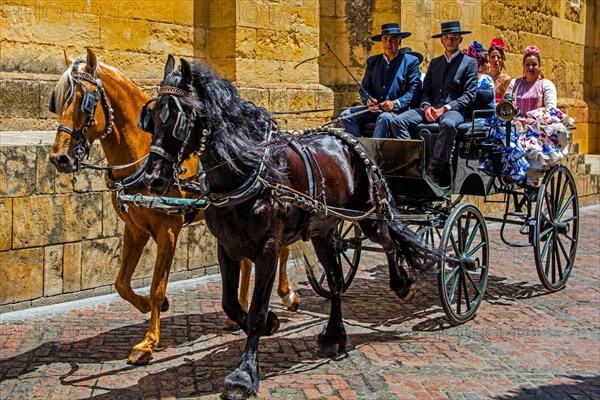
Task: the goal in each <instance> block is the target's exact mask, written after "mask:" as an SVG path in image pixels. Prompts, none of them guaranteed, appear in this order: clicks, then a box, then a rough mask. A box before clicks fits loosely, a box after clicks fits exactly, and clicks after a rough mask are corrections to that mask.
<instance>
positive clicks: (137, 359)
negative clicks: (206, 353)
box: [50, 49, 298, 365]
mask: <svg viewBox="0 0 600 400" xmlns="http://www.w3.org/2000/svg"><path fill="white" fill-rule="evenodd" d="M86 60H87V61H85V62H84V60H83V59H82V58H80V59H77V60H76V61H75V63H73V62H72V60H71V59H70V58H69V57H68V56H67V54H66V53H65V61H66V63H67V66H69V68H68V69H67V71H66V72H65V73H64V74H63V76H62V77H61V79H60V81H59V82H58V83H57V85H56V88H55V90H54V92H53V97H52V99H51V104H50V109H51V110H53V111H55V112H57V114H58V115H59V124H60V125H59V127H58V131H57V133H56V138H55V141H54V145H53V146H52V152H51V155H50V161H51V162H52V163H53V164H54V165H55V166H56V169H57V170H58V171H59V172H62V173H71V172H76V171H78V170H79V169H81V168H84V167H85V165H84V164H83V158H84V157H85V156H87V155H88V153H89V149H90V146H91V144H92V143H93V142H94V141H95V140H97V139H99V140H100V144H101V145H102V148H103V150H104V154H105V156H106V160H107V162H108V164H109V166H112V167H113V169H111V170H110V172H111V174H112V177H113V179H114V180H115V181H118V182H120V184H122V185H123V186H125V187H130V188H131V189H135V190H136V191H137V190H139V191H140V192H142V193H147V190H146V189H145V187H144V186H143V184H142V185H141V187H136V184H137V182H139V180H138V179H136V176H139V177H140V178H141V172H142V170H141V169H139V168H140V166H141V165H143V161H142V160H143V159H144V157H145V156H147V154H148V149H149V148H150V141H151V136H150V135H149V134H148V133H146V132H144V131H142V130H140V129H139V128H138V126H137V121H138V113H139V110H140V108H141V107H142V106H143V105H144V103H146V102H147V101H148V99H149V96H148V95H147V94H145V93H144V92H143V91H142V90H140V89H139V88H138V87H137V86H136V85H134V84H133V83H132V82H131V81H130V80H128V79H127V78H125V76H123V75H122V74H121V73H120V72H119V71H118V70H117V69H116V68H114V67H111V66H108V65H105V64H102V63H98V62H97V60H96V55H95V54H94V52H93V51H92V50H89V49H88V51H87V57H86ZM114 167H116V168H114ZM184 167H185V168H186V169H187V171H188V172H187V174H188V175H195V174H196V173H197V171H198V160H197V159H196V158H194V157H192V158H190V160H188V161H186V162H185V164H184ZM138 169H139V170H138ZM136 170H138V171H137V172H136ZM168 195H169V196H173V197H182V196H185V197H189V194H188V193H185V192H180V191H179V190H175V189H172V190H170V191H169V193H168ZM112 200H113V206H114V208H115V210H116V212H117V214H118V215H119V217H120V218H121V219H122V220H123V221H124V222H125V230H124V232H123V252H122V255H121V267H120V270H119V273H118V275H117V278H116V281H115V288H116V289H117V291H118V293H119V295H120V296H121V297H122V298H123V299H125V300H127V301H128V302H130V303H131V304H132V305H133V306H134V307H135V308H137V309H138V310H140V311H141V312H142V313H147V312H149V311H150V312H151V314H150V325H149V328H148V332H147V333H146V335H145V337H144V340H142V341H141V342H140V343H138V344H136V345H135V346H134V347H133V350H132V352H131V354H130V355H129V358H128V360H127V362H128V363H130V364H138V365H143V364H147V363H148V362H149V360H150V358H151V355H152V352H153V350H154V348H155V347H156V346H157V345H158V342H159V338H160V312H161V311H166V310H168V308H169V303H168V300H167V299H166V297H165V296H166V287H167V280H168V277H169V270H170V268H171V263H172V262H173V256H174V254H175V246H176V243H177V237H178V235H179V233H180V230H181V228H182V226H183V224H184V215H171V214H165V213H164V212H161V211H158V210H153V209H147V208H141V207H136V206H131V207H129V209H128V210H127V211H125V210H122V209H121V208H120V207H119V206H118V204H117V203H116V194H115V193H114V192H113V193H112ZM203 218H204V215H203V213H202V212H199V213H198V215H197V216H196V217H195V221H198V220H200V219H203ZM190 222H191V221H190ZM150 237H151V238H152V239H153V240H154V241H155V242H156V244H157V250H158V251H157V256H156V262H155V265H154V273H153V276H152V285H151V288H150V294H149V296H147V295H146V296H142V295H139V294H136V293H135V292H134V291H133V289H132V287H131V278H132V276H133V273H134V271H135V268H136V266H137V264H138V262H139V259H140V256H141V254H142V251H143V249H144V247H145V245H146V244H147V243H148V240H149V238H150ZM287 257H288V249H287V248H285V249H282V252H281V258H280V275H279V288H278V292H279V295H280V296H281V298H282V299H283V301H284V303H285V305H286V307H287V308H288V309H290V310H292V311H295V310H296V309H297V308H298V297H297V296H296V293H294V292H293V291H291V290H290V288H289V284H288V280H287V274H286V262H287ZM251 270H252V264H251V262H250V261H249V260H244V262H243V263H242V276H243V280H242V286H241V289H240V295H239V302H240V303H241V307H243V308H244V309H246V310H247V309H248V286H249V281H250V273H251ZM235 326H236V325H235V323H234V322H232V321H231V320H229V319H228V320H227V321H226V322H225V327H226V328H227V329H233V328H234V327H235Z"/></svg>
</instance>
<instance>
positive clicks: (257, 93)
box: [238, 87, 271, 110]
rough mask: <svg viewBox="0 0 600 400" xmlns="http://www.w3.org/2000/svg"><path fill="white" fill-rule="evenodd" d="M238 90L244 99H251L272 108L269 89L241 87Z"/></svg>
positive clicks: (261, 105)
mask: <svg viewBox="0 0 600 400" xmlns="http://www.w3.org/2000/svg"><path fill="white" fill-rule="evenodd" d="M238 90H239V92H240V96H241V97H242V98H243V99H244V100H247V101H251V102H252V103H254V104H256V105H257V106H259V107H265V108H266V109H267V110H270V109H271V105H270V104H269V91H268V90H267V89H258V88H249V87H240V88H238Z"/></svg>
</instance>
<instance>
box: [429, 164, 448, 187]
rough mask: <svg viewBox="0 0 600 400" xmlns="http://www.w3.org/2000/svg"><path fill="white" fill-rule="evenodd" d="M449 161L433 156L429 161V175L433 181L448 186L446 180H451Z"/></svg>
mask: <svg viewBox="0 0 600 400" xmlns="http://www.w3.org/2000/svg"><path fill="white" fill-rule="evenodd" d="M448 166H449V165H448V163H447V162H446V161H444V160H442V159H439V158H435V157H434V158H432V159H431V162H430V163H429V170H428V171H427V177H428V178H429V180H430V181H431V182H433V183H435V184H436V185H438V186H443V185H445V186H448V185H449V184H447V182H446V181H448V180H449V177H450V170H449V168H448Z"/></svg>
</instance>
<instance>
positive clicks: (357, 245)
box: [304, 221, 364, 299]
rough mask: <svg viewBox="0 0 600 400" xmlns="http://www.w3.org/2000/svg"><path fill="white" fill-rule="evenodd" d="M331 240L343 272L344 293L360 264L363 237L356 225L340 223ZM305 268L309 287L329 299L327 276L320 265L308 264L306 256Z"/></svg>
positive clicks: (315, 263) (346, 222) (345, 222)
mask: <svg viewBox="0 0 600 400" xmlns="http://www.w3.org/2000/svg"><path fill="white" fill-rule="evenodd" d="M333 240H334V244H335V253H336V257H337V260H338V262H339V263H340V264H341V265H342V269H343V271H344V290H343V291H344V292H345V291H346V290H347V289H348V288H349V287H350V284H351V283H352V280H353V279H354V276H355V275H356V271H357V270H358V265H359V263H360V253H361V250H362V242H363V240H364V237H363V236H362V232H361V230H360V228H359V226H358V225H357V224H353V223H352V222H348V221H342V222H340V223H339V224H338V226H336V228H335V231H334V232H333ZM304 262H305V266H306V276H307V277H308V282H309V283H310V286H312V288H313V289H314V290H315V292H317V293H318V294H319V295H320V296H323V297H325V298H326V299H330V298H331V292H330V291H329V286H328V284H327V276H326V275H325V270H324V269H323V266H322V265H321V263H317V262H310V260H308V258H306V256H305V257H304Z"/></svg>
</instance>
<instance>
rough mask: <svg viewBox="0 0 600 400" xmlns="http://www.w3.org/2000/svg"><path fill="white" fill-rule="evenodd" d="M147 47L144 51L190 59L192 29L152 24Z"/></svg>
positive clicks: (191, 54) (185, 26)
mask: <svg viewBox="0 0 600 400" xmlns="http://www.w3.org/2000/svg"><path fill="white" fill-rule="evenodd" d="M148 40H149V46H148V47H146V48H145V49H146V50H148V51H151V52H155V53H159V54H178V55H181V56H184V57H191V56H193V53H192V52H191V46H190V44H191V43H194V29H193V28H192V27H191V26H187V25H184V26H182V25H175V24H165V23H158V22H156V23H153V24H151V25H150V37H149V39H148Z"/></svg>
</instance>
